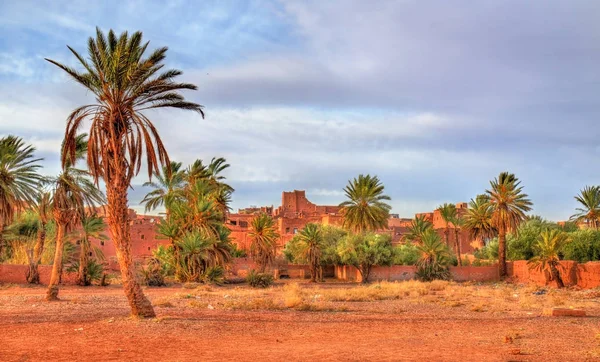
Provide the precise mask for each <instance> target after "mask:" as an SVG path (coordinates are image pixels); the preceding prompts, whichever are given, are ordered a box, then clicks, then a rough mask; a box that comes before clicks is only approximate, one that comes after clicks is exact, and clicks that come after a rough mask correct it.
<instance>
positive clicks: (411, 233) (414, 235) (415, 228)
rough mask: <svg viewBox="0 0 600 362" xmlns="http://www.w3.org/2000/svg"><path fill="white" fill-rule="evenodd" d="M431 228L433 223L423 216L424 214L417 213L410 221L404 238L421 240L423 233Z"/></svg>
mask: <svg viewBox="0 0 600 362" xmlns="http://www.w3.org/2000/svg"><path fill="white" fill-rule="evenodd" d="M432 228H433V225H432V224H431V222H430V221H429V220H427V219H426V218H425V215H418V216H417V217H415V219H414V220H412V221H411V223H410V226H409V228H408V234H406V239H407V240H408V241H416V242H421V240H422V239H423V235H424V234H425V233H426V232H427V231H428V230H431V229H432Z"/></svg>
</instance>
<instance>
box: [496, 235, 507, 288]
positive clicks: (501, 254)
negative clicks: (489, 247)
mask: <svg viewBox="0 0 600 362" xmlns="http://www.w3.org/2000/svg"><path fill="white" fill-rule="evenodd" d="M498 272H499V274H500V278H505V277H506V231H505V229H504V228H503V227H500V228H499V230H498Z"/></svg>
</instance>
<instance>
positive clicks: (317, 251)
mask: <svg viewBox="0 0 600 362" xmlns="http://www.w3.org/2000/svg"><path fill="white" fill-rule="evenodd" d="M298 238H299V245H298V247H299V253H300V255H301V256H302V259H304V260H306V261H307V262H308V265H309V267H310V281H311V282H316V281H317V276H318V275H319V274H320V273H319V267H320V266H321V255H322V254H323V250H322V249H323V234H322V233H321V226H320V225H317V224H314V223H308V224H306V226H305V227H304V228H303V229H302V230H301V231H300V233H299V234H298ZM319 279H320V278H319Z"/></svg>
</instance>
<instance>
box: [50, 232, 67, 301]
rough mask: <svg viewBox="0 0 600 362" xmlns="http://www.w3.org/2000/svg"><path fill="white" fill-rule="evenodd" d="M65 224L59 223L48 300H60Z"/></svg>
mask: <svg viewBox="0 0 600 362" xmlns="http://www.w3.org/2000/svg"><path fill="white" fill-rule="evenodd" d="M64 236H65V225H64V224H63V223H58V230H57V231H56V250H55V251H54V262H53V264H52V274H51V275H50V284H48V291H47V292H46V300H48V301H53V300H58V284H59V283H60V273H61V272H62V259H63V249H64Z"/></svg>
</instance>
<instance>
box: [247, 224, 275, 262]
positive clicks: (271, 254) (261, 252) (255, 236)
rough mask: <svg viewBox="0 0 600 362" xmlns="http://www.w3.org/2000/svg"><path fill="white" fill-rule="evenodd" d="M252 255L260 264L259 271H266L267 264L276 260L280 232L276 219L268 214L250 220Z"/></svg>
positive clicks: (249, 234)
mask: <svg viewBox="0 0 600 362" xmlns="http://www.w3.org/2000/svg"><path fill="white" fill-rule="evenodd" d="M248 236H249V237H250V256H251V257H252V258H253V259H254V261H255V262H256V264H258V267H259V271H260V272H261V273H264V272H265V269H266V268H267V266H269V265H271V264H272V263H273V261H274V260H275V251H276V247H277V239H279V233H278V232H277V228H276V225H275V220H273V218H272V217H271V216H269V215H267V214H260V215H258V216H256V217H255V218H254V219H252V221H251V222H250V231H249V232H248Z"/></svg>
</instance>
